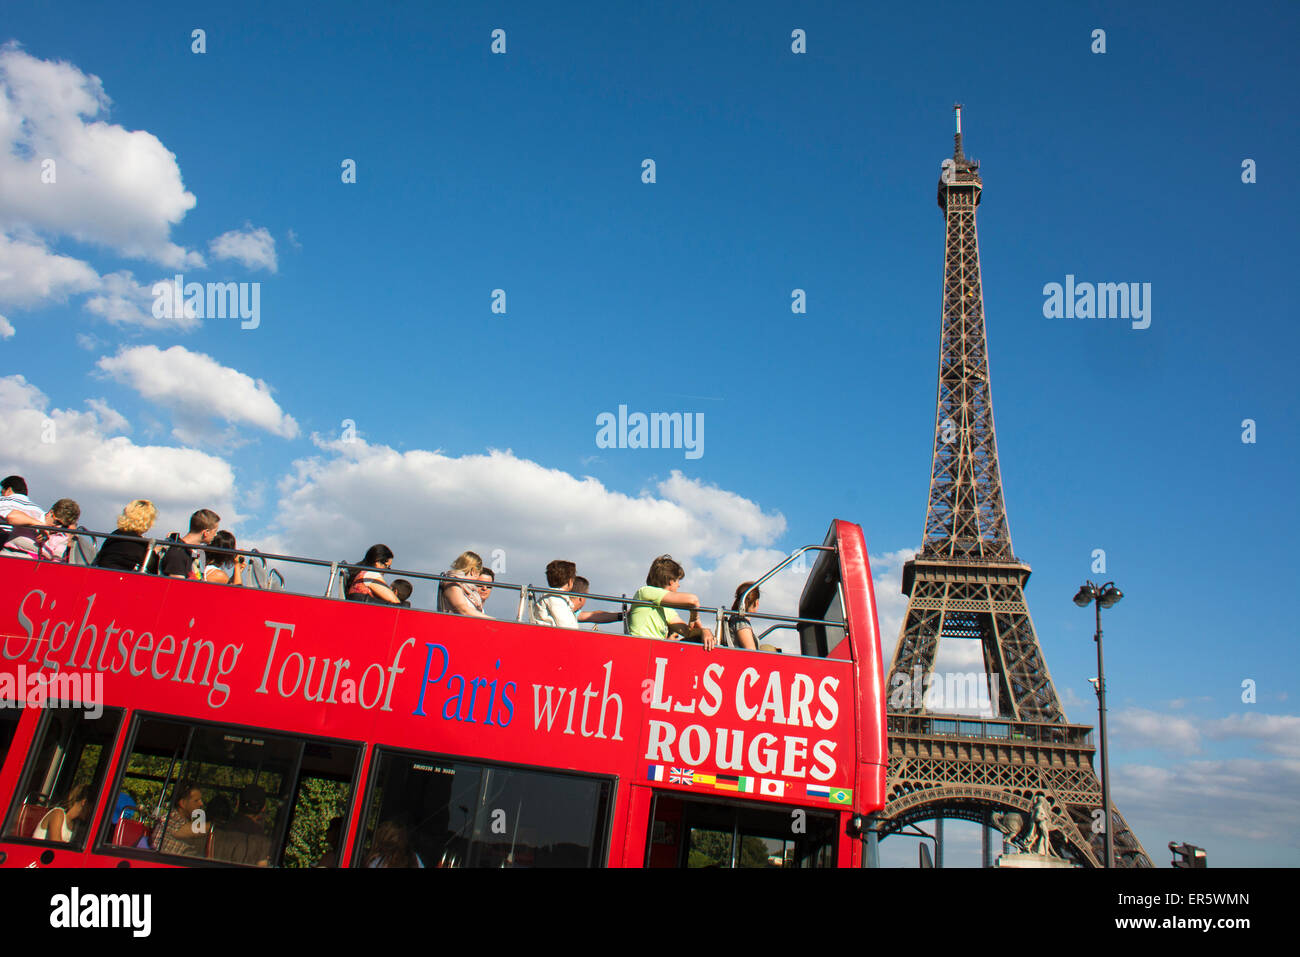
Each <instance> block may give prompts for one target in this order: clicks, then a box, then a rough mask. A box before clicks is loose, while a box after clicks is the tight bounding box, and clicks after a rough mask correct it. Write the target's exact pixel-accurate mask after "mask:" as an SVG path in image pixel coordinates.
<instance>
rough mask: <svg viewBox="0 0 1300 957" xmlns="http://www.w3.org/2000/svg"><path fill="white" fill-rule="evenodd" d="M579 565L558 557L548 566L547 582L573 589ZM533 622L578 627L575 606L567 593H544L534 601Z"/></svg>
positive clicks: (561, 588) (552, 586) (558, 626)
mask: <svg viewBox="0 0 1300 957" xmlns="http://www.w3.org/2000/svg"><path fill="white" fill-rule="evenodd" d="M577 573H578V566H577V565H575V564H573V562H570V561H565V560H564V559H562V558H557V559H555V561H553V562H551V563H550V564H548V565H547V566H546V584H547V585H549V586H550V587H551V588H558V589H560V590H561V591H572V590H573V579H574V576H575V575H577ZM533 624H534V625H554V626H555V627H557V628H577V627H578V619H577V618H576V617H574V614H573V606H572V605H571V604H569V599H568V597H567V596H565V595H543V596H542V597H541V598H537V599H535V600H534V601H533Z"/></svg>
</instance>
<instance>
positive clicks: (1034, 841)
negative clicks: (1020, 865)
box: [1025, 794, 1052, 857]
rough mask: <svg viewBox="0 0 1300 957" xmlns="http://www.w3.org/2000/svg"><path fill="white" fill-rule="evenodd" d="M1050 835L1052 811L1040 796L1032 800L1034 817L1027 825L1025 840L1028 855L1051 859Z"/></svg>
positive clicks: (1045, 800) (1045, 799)
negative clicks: (1038, 855)
mask: <svg viewBox="0 0 1300 957" xmlns="http://www.w3.org/2000/svg"><path fill="white" fill-rule="evenodd" d="M1051 833H1052V809H1051V808H1050V807H1048V806H1047V798H1045V797H1044V796H1043V795H1041V794H1040V795H1038V796H1037V797H1036V798H1034V817H1033V820H1032V821H1030V823H1029V835H1028V836H1027V837H1026V838H1025V844H1026V846H1027V847H1028V849H1029V853H1030V854H1040V855H1042V856H1043V857H1051V856H1052V841H1051Z"/></svg>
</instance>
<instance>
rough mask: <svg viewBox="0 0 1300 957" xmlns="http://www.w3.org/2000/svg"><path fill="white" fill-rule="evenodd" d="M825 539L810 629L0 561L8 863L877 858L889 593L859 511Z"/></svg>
mask: <svg viewBox="0 0 1300 957" xmlns="http://www.w3.org/2000/svg"><path fill="white" fill-rule="evenodd" d="M809 549H810V550H809V552H808V554H810V555H815V556H816V559H815V561H813V562H812V563H811V570H810V571H809V574H808V578H807V581H806V583H805V586H804V589H803V593H802V597H801V599H800V602H799V608H798V615H797V616H790V617H787V618H785V619H784V624H783V627H788V628H790V629H791V630H793V631H795V632H796V633H797V635H798V644H799V648H800V650H801V651H802V654H775V653H771V652H761V651H745V650H741V649H734V648H725V647H719V648H717V649H714V650H712V651H706V650H705V649H704V647H703V646H702V645H700V644H694V643H690V642H683V641H661V640H655V639H650V638H638V637H631V636H628V635H623V634H613V633H594V632H592V631H571V630H565V629H559V628H552V627H544V626H538V625H532V624H528V623H526V616H525V615H524V614H523V610H524V608H525V606H526V605H527V604H528V600H529V599H530V598H531V596H532V592H533V591H543V592H544V591H545V589H540V590H535V589H532V588H531V586H511V585H499V586H498V587H505V588H515V589H516V590H517V591H518V592H519V594H520V611H521V617H522V618H525V621H502V620H485V619H476V618H467V617H461V616H457V615H452V614H441V613H437V612H429V611H423V610H418V609H405V608H396V607H392V606H388V607H381V606H379V605H376V604H364V603H358V602H349V601H343V600H340V599H338V598H328V597H326V598H322V597H312V596H306V595H299V594H292V593H289V592H287V591H283V590H275V589H271V588H254V587H245V588H229V587H220V586H214V585H209V584H205V583H202V582H195V581H185V580H180V579H167V578H160V577H157V576H153V575H147V574H143V573H137V572H117V571H111V570H107V569H100V568H93V567H78V566H77V565H73V564H62V563H51V562H41V561H35V560H24V559H17V558H14V559H9V558H4V559H0V704H3V705H4V707H0V810H2V811H3V814H4V817H3V822H2V823H0V865H3V866H6V867H24V866H53V867H63V866H101V867H109V866H131V867H139V866H159V865H205V864H223V863H225V864H229V863H232V862H235V863H245V864H263V863H264V864H269V865H270V866H285V867H289V866H303V867H307V866H330V865H337V866H361V867H365V866H389V865H392V864H396V863H402V864H404V865H405V866H419V867H436V866H445V867H455V866H475V867H485V866H632V867H640V866H652V867H656V866H860V865H861V864H862V860H863V844H862V841H861V840H860V833H861V831H860V828H861V823H862V819H863V818H864V817H865V816H866V815H870V814H871V813H873V812H874V811H876V810H878V809H880V808H881V807H882V806H883V804H884V798H885V794H884V782H885V770H886V761H887V757H886V751H885V707H884V696H883V688H882V670H881V651H880V635H879V631H878V626H877V618H876V606H875V596H874V593H873V590H872V584H871V572H870V568H869V565H868V558H867V551H866V545H865V543H864V541H863V537H862V532H861V529H860V528H859V527H858V526H856V525H853V524H850V523H847V522H843V521H836V522H834V523H833V524H832V526H831V529H830V531H829V533H828V534H827V536H826V538H825V541H824V543H823V545H821V546H809ZM801 551H803V550H801ZM318 564H324V565H331V563H328V562H325V563H318ZM337 570H338V569H337V563H333V565H332V567H331V584H333V581H334V579H335V576H336V573H337ZM394 574H397V573H394ZM401 574H409V573H401ZM426 577H429V576H426ZM432 577H436V576H432ZM760 617H764V616H757V615H755V616H754V618H755V619H756V620H757V619H759V618H760ZM770 617H772V618H773V619H777V620H780V619H781V616H770ZM720 624H721V622H720ZM181 781H187V782H189V785H187V786H186V787H185V790H190V789H191V786H192V787H197V788H198V789H199V791H200V792H201V796H202V807H201V808H197V809H195V808H192V807H187V809H186V813H188V814H189V815H190V816H191V818H192V820H193V821H197V822H199V824H200V825H201V826H200V827H199V828H198V831H199V833H200V834H201V835H203V836H202V837H201V838H199V839H196V840H191V841H189V842H183V843H177V842H175V841H168V840H166V839H165V838H166V836H167V835H166V833H165V832H166V830H167V827H168V825H167V820H168V815H169V809H171V808H173V807H174V806H175V798H176V797H177V795H178V794H179V792H180V790H181V788H180V787H179V785H180V782H181ZM250 784H256V785H258V786H259V787H260V788H261V789H262V790H263V791H264V792H265V794H266V806H265V808H264V809H263V810H262V811H261V813H260V814H258V815H257V816H256V820H257V822H258V828H259V829H260V830H259V834H258V838H257V840H250V839H249V838H248V837H247V834H248V830H249V829H248V825H247V820H248V818H247V817H245V818H243V819H242V822H241V820H240V819H238V818H237V814H236V812H237V811H238V810H241V809H240V808H239V807H238V805H239V803H240V799H241V794H242V793H243V789H244V788H245V787H246V786H247V785H250ZM79 785H86V786H87V787H88V791H85V792H84V793H85V794H86V795H87V799H86V801H85V803H84V805H83V808H84V809H83V810H82V811H81V813H80V814H79V815H77V816H76V817H75V818H74V819H72V820H71V821H70V825H71V826H70V827H69V829H68V830H69V831H70V835H69V834H58V833H55V834H47V835H46V836H45V837H44V838H40V839H38V838H37V837H36V833H37V826H38V824H39V823H40V822H41V821H42V820H43V819H45V818H46V816H47V814H48V813H49V810H50V809H51V808H54V807H63V808H64V809H65V810H68V807H67V804H68V801H67V799H68V797H69V795H71V794H72V792H73V790H74V789H75V788H77V786H79ZM242 810H247V809H246V808H245V809H242ZM241 826H242V827H243V828H244V830H243V832H242V834H243V836H242V837H241V836H239V835H240V827H241ZM191 836H193V834H192V833H191ZM65 837H67V838H68V839H66V840H65V839H64V838H65Z"/></svg>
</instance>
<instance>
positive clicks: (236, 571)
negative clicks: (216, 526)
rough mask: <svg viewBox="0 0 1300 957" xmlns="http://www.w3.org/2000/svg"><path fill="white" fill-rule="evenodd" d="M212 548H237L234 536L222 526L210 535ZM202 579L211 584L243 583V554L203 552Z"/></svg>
mask: <svg viewBox="0 0 1300 957" xmlns="http://www.w3.org/2000/svg"><path fill="white" fill-rule="evenodd" d="M210 544H211V545H212V547H213V548H238V547H239V546H238V545H236V544H235V536H234V535H233V534H231V533H230V532H228V531H226V530H225V529H224V528H223V529H221V531H219V532H217V533H216V534H215V535H213V536H212V541H211V543H210ZM204 561H205V562H206V565H205V566H204V568H203V580H204V581H205V582H210V583H211V584H213V585H242V584H244V556H243V555H227V554H224V553H222V552H205V553H204Z"/></svg>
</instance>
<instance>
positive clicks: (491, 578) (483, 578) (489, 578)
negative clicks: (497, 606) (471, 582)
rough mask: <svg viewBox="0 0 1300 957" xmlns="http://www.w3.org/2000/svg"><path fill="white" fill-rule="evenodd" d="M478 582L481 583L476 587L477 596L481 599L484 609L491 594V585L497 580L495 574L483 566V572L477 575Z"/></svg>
mask: <svg viewBox="0 0 1300 957" xmlns="http://www.w3.org/2000/svg"><path fill="white" fill-rule="evenodd" d="M478 580H479V581H480V582H482V583H483V584H481V585H479V586H478V593H479V596H480V597H481V598H482V599H483V605H484V607H486V606H487V600H488V598H489V596H491V594H492V586H493V584H495V583H496V580H497V573H496V572H494V571H493V570H492V569H490V568H488V567H487V566H486V565H484V566H483V570H482V571H481V572H479V574H478Z"/></svg>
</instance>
